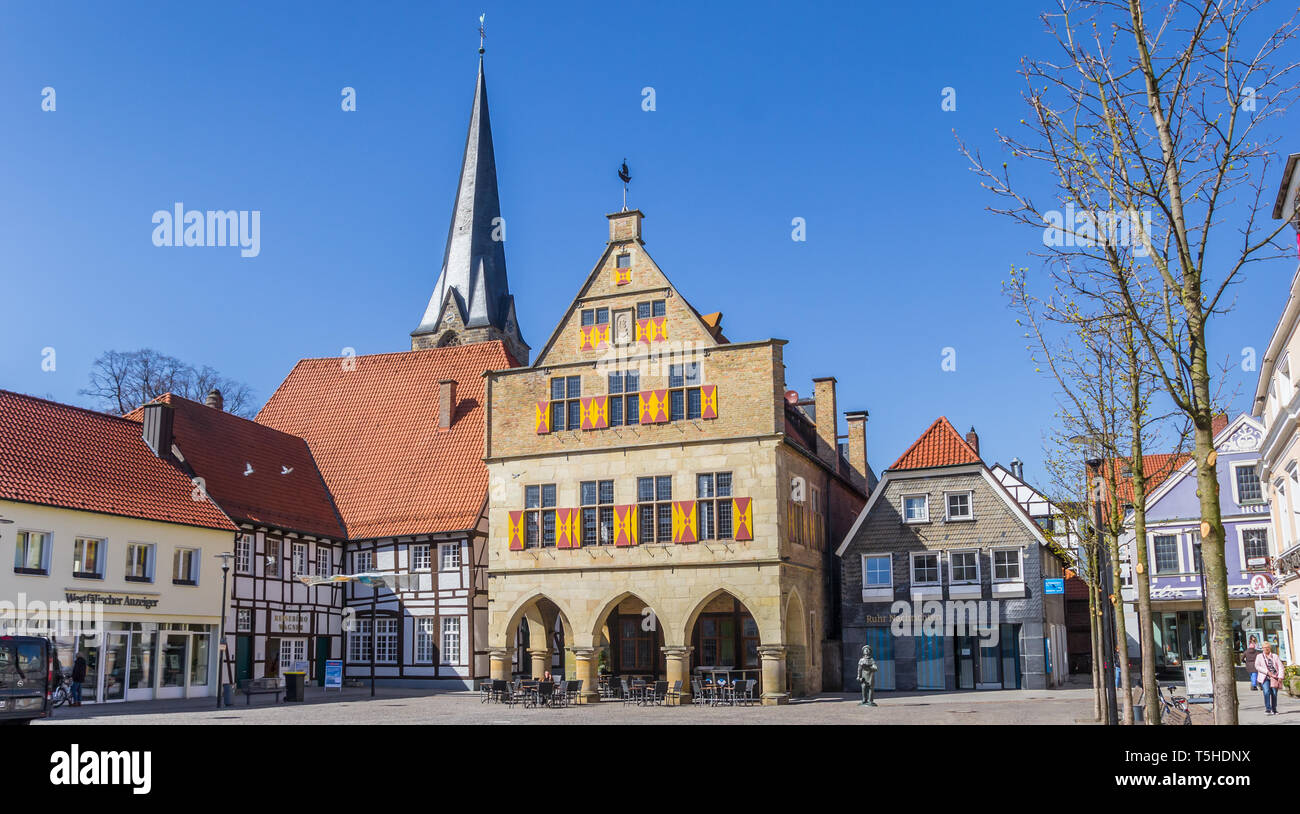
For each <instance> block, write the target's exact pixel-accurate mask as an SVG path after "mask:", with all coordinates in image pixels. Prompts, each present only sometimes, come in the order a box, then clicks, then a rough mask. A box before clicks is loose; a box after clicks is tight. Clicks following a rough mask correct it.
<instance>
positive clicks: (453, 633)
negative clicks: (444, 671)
mask: <svg viewBox="0 0 1300 814" xmlns="http://www.w3.org/2000/svg"><path fill="white" fill-rule="evenodd" d="M460 661H461V659H460V617H459V616H444V617H443V619H442V663H443V664H460Z"/></svg>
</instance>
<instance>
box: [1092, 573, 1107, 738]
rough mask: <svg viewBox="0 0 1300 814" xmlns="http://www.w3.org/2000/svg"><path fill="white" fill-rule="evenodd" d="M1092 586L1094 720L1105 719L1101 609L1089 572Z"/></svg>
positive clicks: (1095, 582)
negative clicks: (1102, 681)
mask: <svg viewBox="0 0 1300 814" xmlns="http://www.w3.org/2000/svg"><path fill="white" fill-rule="evenodd" d="M1089 574H1090V575H1091V576H1090V578H1091V580H1092V584H1091V585H1089V586H1088V639H1089V640H1090V642H1091V643H1092V691H1093V692H1092V695H1093V699H1092V700H1093V704H1092V714H1093V718H1094V720H1097V721H1104V720H1105V719H1106V718H1105V716H1106V702H1105V698H1106V694H1105V692H1104V689H1103V688H1102V686H1101V635H1100V634H1101V631H1100V627H1101V626H1100V624H1098V622H1099V620H1100V618H1101V609H1100V608H1098V607H1097V573H1096V571H1091V570H1090V571H1089Z"/></svg>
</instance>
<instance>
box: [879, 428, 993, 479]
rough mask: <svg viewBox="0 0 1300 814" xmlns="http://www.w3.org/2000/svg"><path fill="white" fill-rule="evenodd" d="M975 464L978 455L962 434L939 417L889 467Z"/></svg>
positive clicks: (908, 467) (919, 467) (906, 467)
mask: <svg viewBox="0 0 1300 814" xmlns="http://www.w3.org/2000/svg"><path fill="white" fill-rule="evenodd" d="M977 463H981V461H980V456H979V455H976V454H975V450H973V449H971V447H970V444H967V443H966V439H965V438H962V437H961V433H959V432H957V430H955V429H953V426H952V425H951V424H949V423H948V419H947V418H944V417H943V416H940V417H939V420H938V421H935V422H934V423H933V424H931V425H930V428H929V429H928V430H926V431H925V432H923V433H921V437H920V438H918V439H916V441H915V442H913V443H912V445H911V446H910V447H908V448H907V451H906V452H904V453H903V454H902V455H900V456H899V458H898V460H897V461H894V465H893V466H891V467H889V468H890V469H925V468H928V467H931V466H959V465H961V464H977Z"/></svg>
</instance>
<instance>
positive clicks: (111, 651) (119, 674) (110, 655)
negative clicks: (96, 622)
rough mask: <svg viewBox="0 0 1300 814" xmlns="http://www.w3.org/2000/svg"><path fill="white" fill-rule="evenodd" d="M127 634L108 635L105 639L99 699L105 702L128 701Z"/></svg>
mask: <svg viewBox="0 0 1300 814" xmlns="http://www.w3.org/2000/svg"><path fill="white" fill-rule="evenodd" d="M126 653H127V634H125V633H108V634H105V637H104V665H103V669H102V670H101V675H102V683H101V684H100V690H99V698H101V699H103V700H104V701H125V700H126V682H127V675H126V668H127V659H126Z"/></svg>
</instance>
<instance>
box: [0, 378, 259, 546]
mask: <svg viewBox="0 0 1300 814" xmlns="http://www.w3.org/2000/svg"><path fill="white" fill-rule="evenodd" d="M193 490H194V486H193V484H192V483H191V482H190V479H189V478H187V477H185V474H184V473H182V472H181V471H180V470H179V469H177V468H176V467H175V466H172V465H171V464H170V463H168V462H166V461H164V460H162V459H160V458H157V457H155V456H154V454H153V453H152V452H150V451H149V448H148V447H147V446H145V443H144V440H143V439H142V438H141V437H140V425H139V424H138V423H136V422H134V421H128V420H127V419H124V418H118V417H117V416H110V415H106V414H104V413H97V412H94V411H92V410H83V409H82V408H80V407H73V406H71V405H68V404H58V403H56V402H53V401H46V400H44V399H38V398H34V397H32V396H24V395H21V394H18V393H11V392H8V391H6V390H0V498H3V499H5V500H16V501H21V502H23V503H39V504H42V505H46V506H59V507H62V508H67V509H78V510H80V511H87V512H99V513H101V514H113V515H119V516H122V517H137V518H141V519H144V520H157V521H160V522H163V523H180V524H183V525H187V526H200V527H203V528H211V529H221V530H223V531H232V532H233V531H235V526H234V524H233V523H231V522H230V520H229V518H227V517H226V516H225V515H224V514H222V513H221V510H220V509H218V508H217V507H216V506H213V505H212V503H210V502H209V501H206V500H194V499H193V497H192V496H191V493H192V492H193Z"/></svg>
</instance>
